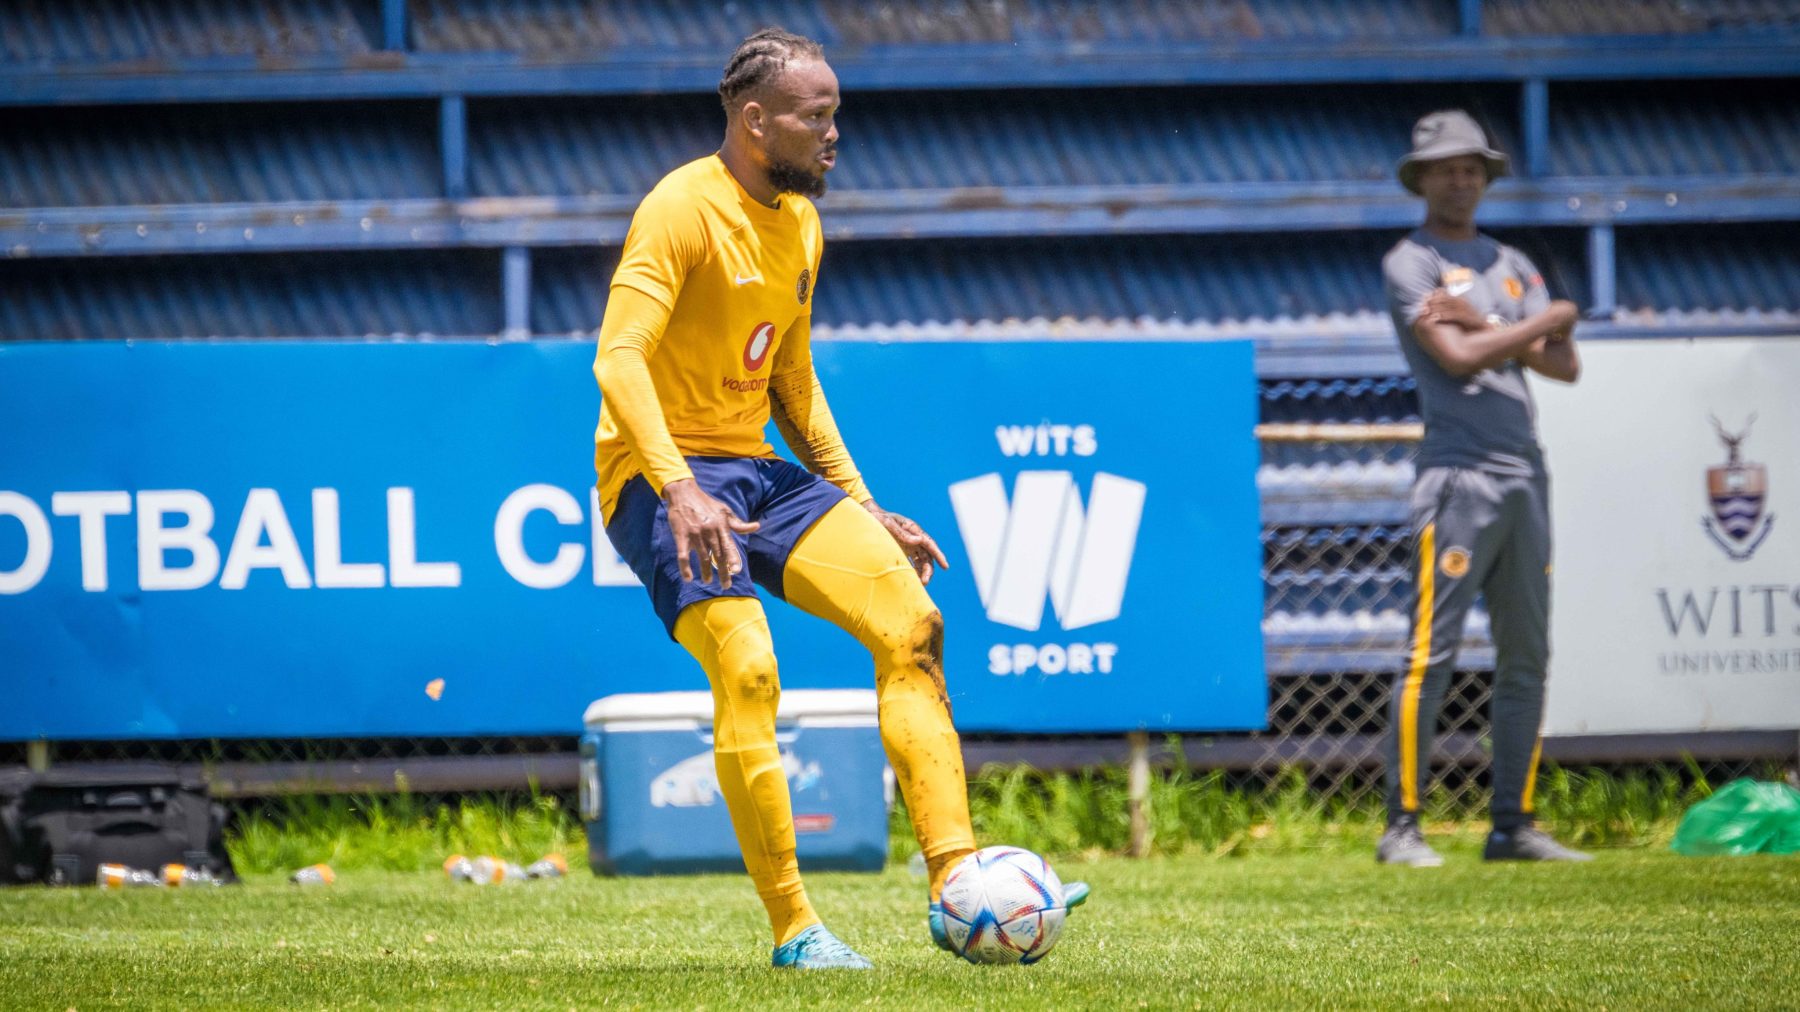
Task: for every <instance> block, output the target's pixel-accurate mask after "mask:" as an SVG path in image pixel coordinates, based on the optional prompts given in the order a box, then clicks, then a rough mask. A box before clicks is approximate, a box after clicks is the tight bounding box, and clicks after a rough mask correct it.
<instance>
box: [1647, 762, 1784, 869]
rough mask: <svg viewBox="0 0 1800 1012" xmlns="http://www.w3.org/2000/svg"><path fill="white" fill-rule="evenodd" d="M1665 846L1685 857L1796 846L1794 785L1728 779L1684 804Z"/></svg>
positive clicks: (1776, 851) (1775, 851)
mask: <svg viewBox="0 0 1800 1012" xmlns="http://www.w3.org/2000/svg"><path fill="white" fill-rule="evenodd" d="M1670 847H1671V848H1672V849H1673V850H1674V851H1675V853H1677V854H1687V855H1689V856H1690V857H1700V856H1706V855H1711V854H1792V853H1795V852H1796V851H1800V791H1796V790H1794V789H1793V788H1792V787H1789V786H1788V785H1787V784H1782V783H1770V782H1768V781H1764V780H1750V779H1748V778H1746V779H1742V780H1733V781H1732V782H1731V783H1728V784H1726V785H1725V786H1724V787H1721V788H1719V789H1718V790H1716V791H1714V792H1713V794H1712V797H1710V798H1707V799H1706V800H1705V801H1702V802H1700V803H1699V804H1697V805H1695V806H1694V807H1692V808H1690V809H1688V810H1687V814H1686V815H1684V816H1682V817H1681V825H1680V827H1679V828H1677V829H1676V830H1675V842H1674V843H1672V844H1670Z"/></svg>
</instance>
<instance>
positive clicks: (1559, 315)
mask: <svg viewBox="0 0 1800 1012" xmlns="http://www.w3.org/2000/svg"><path fill="white" fill-rule="evenodd" d="M1549 311H1550V312H1552V313H1555V314H1556V319H1557V321H1558V326H1557V327H1556V329H1555V330H1552V331H1550V333H1548V334H1546V335H1545V340H1546V342H1547V343H1549V344H1561V343H1562V342H1564V341H1568V340H1571V339H1573V338H1574V336H1575V324H1576V321H1578V320H1580V319H1581V308H1580V307H1579V306H1576V305H1575V303H1573V302H1570V301H1569V300H1568V299H1557V300H1556V301H1555V302H1552V303H1550V308H1549Z"/></svg>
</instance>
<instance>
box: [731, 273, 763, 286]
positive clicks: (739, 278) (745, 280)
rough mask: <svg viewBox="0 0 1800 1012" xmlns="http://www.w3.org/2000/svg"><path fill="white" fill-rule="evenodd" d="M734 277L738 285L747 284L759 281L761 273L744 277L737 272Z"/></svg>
mask: <svg viewBox="0 0 1800 1012" xmlns="http://www.w3.org/2000/svg"><path fill="white" fill-rule="evenodd" d="M736 277H737V283H738V284H739V285H747V284H749V283H750V282H752V281H761V280H762V275H761V274H752V275H750V276H749V277H744V276H743V275H742V274H739V275H736Z"/></svg>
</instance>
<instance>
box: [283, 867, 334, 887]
mask: <svg viewBox="0 0 1800 1012" xmlns="http://www.w3.org/2000/svg"><path fill="white" fill-rule="evenodd" d="M288 881H289V882H292V883H294V884H295V885H297V886H318V885H330V884H331V883H333V882H336V881H337V872H334V871H332V870H331V865H328V864H309V865H307V866H306V867H304V868H302V869H300V870H299V871H297V872H295V873H293V874H292V875H289V876H288Z"/></svg>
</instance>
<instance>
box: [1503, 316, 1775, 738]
mask: <svg viewBox="0 0 1800 1012" xmlns="http://www.w3.org/2000/svg"><path fill="white" fill-rule="evenodd" d="M1581 354H1582V358H1583V375H1582V379H1581V382H1580V383H1579V384H1577V385H1575V386H1572V387H1564V386H1560V385H1556V384H1542V385H1540V386H1538V387H1537V392H1538V395H1539V398H1538V408H1539V413H1540V417H1539V421H1540V427H1541V432H1542V436H1543V440H1544V445H1545V448H1546V451H1547V454H1548V457H1549V462H1550V472H1551V500H1552V503H1553V509H1552V513H1553V516H1552V521H1553V523H1554V525H1555V538H1556V542H1555V545H1556V549H1555V559H1556V563H1555V566H1556V568H1555V574H1554V578H1553V585H1552V595H1553V597H1552V611H1551V623H1550V624H1551V661H1550V667H1551V679H1550V687H1549V697H1548V701H1547V714H1546V723H1547V729H1548V731H1549V732H1550V733H1553V734H1604V733H1626V732H1659V731H1711V730H1754V729H1781V728H1800V401H1797V400H1796V398H1795V396H1794V389H1795V385H1796V383H1800V340H1795V339H1785V338H1784V339H1771V338H1762V339H1754V340H1698V341H1673V340H1660V341H1605V342H1590V343H1587V344H1584V345H1582V349H1581Z"/></svg>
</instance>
